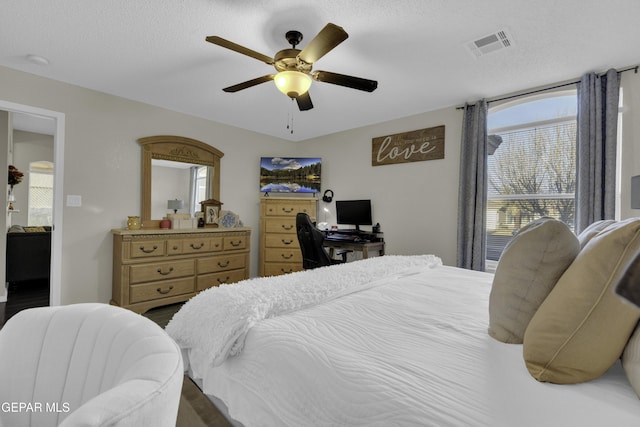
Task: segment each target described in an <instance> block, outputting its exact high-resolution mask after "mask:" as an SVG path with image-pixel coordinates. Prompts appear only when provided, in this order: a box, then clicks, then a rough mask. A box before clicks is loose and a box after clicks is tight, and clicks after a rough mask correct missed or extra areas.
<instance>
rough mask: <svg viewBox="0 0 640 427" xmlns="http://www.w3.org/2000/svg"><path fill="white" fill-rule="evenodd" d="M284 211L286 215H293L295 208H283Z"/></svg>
mask: <svg viewBox="0 0 640 427" xmlns="http://www.w3.org/2000/svg"><path fill="white" fill-rule="evenodd" d="M282 211H283V212H284V213H291V212H293V208H282Z"/></svg>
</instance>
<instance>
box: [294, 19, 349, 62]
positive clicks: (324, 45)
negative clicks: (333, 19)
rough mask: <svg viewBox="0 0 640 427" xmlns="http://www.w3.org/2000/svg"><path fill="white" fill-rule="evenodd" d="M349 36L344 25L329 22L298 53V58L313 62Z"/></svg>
mask: <svg viewBox="0 0 640 427" xmlns="http://www.w3.org/2000/svg"><path fill="white" fill-rule="evenodd" d="M347 37H349V34H347V32H346V31H345V30H343V29H342V27H339V26H337V25H336V24H331V23H329V24H327V25H325V27H324V28H323V29H322V30H320V32H319V33H318V34H317V35H316V36H315V37H314V38H313V40H311V41H310V42H309V44H308V45H307V46H305V48H304V49H302V51H301V52H300V53H299V54H298V59H300V60H302V61H304V62H306V63H307V64H313V63H314V62H316V61H317V60H318V59H320V58H322V57H323V56H325V55H326V54H327V53H328V52H329V51H330V50H331V49H333V48H334V47H336V46H338V45H339V44H340V43H342V42H343V41H345V40H346V39H347Z"/></svg>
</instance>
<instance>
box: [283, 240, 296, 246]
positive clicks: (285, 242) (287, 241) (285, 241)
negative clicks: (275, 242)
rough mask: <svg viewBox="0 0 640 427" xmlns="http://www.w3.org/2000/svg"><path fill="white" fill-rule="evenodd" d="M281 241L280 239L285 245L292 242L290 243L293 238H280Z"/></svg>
mask: <svg viewBox="0 0 640 427" xmlns="http://www.w3.org/2000/svg"><path fill="white" fill-rule="evenodd" d="M281 241H282V243H284V244H285V245H290V244H292V243H293V239H289V240H285V239H282V240H281Z"/></svg>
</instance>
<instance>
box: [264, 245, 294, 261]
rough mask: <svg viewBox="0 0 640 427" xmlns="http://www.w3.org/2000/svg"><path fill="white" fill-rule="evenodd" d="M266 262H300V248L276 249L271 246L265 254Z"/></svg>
mask: <svg viewBox="0 0 640 427" xmlns="http://www.w3.org/2000/svg"><path fill="white" fill-rule="evenodd" d="M265 261H267V262H302V252H300V248H291V249H276V248H272V249H269V250H268V251H267V253H266V254H265Z"/></svg>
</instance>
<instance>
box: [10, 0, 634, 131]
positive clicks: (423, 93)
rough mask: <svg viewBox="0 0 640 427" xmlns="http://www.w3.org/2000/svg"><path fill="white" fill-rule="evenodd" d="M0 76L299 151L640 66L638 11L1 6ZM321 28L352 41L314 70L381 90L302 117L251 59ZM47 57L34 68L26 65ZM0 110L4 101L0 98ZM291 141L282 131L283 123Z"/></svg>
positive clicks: (589, 5) (30, 1) (124, 0)
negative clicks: (254, 135) (252, 82)
mask: <svg viewBox="0 0 640 427" xmlns="http://www.w3.org/2000/svg"><path fill="white" fill-rule="evenodd" d="M0 9H1V10H2V13H1V14H0V65H3V66H6V67H10V68H15V69H18V70H22V71H26V72H29V73H33V74H37V75H41V76H45V77H49V78H52V79H55V80H60V81H64V82H68V83H72V84H75V85H79V86H83V87H87V88H91V89H95V90H98V91H101V92H106V93H110V94H114V95H118V96H122V97H125V98H129V99H133V100H138V101H142V102H146V103H149V104H153V105H157V106H161V107H165V108H168V109H171V110H175V111H180V112H184V113H188V114H192V115H194V116H198V117H203V118H206V119H210V120H214V121H217V122H221V123H226V124H229V125H233V126H237V127H240V128H245V129H249V130H253V131H256V132H260V133H264V134H268V135H273V136H276V137H280V138H284V139H289V140H294V141H299V140H304V139H308V138H312V137H317V136H321V135H326V134H330V133H334V132H338V131H342V130H346V129H351V128H356V127H361V126H365V125H369V124H372V123H378V122H383V121H386V120H391V119H395V118H399V117H405V116H410V115H413V114H419V113H423V112H426V111H431V110H434V109H438V108H443V107H448V106H452V105H458V104H461V103H464V102H465V101H475V100H476V99H479V98H482V97H494V96H499V95H503V94H506V93H509V92H513V91H517V90H521V89H526V88H531V87H535V86H539V85H545V84H550V83H554V82H558V81H564V80H568V79H573V78H576V77H579V76H580V75H582V74H583V73H585V72H588V71H604V70H606V69H608V68H611V67H615V68H621V67H626V66H630V65H635V64H637V63H638V62H640V54H639V53H638V49H637V42H638V40H640V25H638V22H637V21H638V18H640V1H638V0H608V1H606V2H604V1H601V0H598V1H594V0H536V1H530V0H526V1H519V0H484V1H478V0H394V1H388V0H376V1H374V0H350V1H340V0H315V1H301V0H271V1H266V0H173V1H158V0H109V1H104V0H55V1H45V0H5V1H3V2H2V3H1V4H0ZM328 22H333V23H335V24H337V25H340V26H342V27H343V28H344V29H345V30H346V31H347V32H348V33H349V38H348V39H347V40H346V41H345V42H343V43H342V44H341V45H339V46H338V47H336V48H335V49H334V50H333V51H331V52H330V53H328V54H327V55H326V56H325V57H323V58H321V59H320V60H319V61H318V62H317V63H316V64H315V65H314V70H326V71H333V72H337V73H342V74H350V75H355V76H360V77H365V78H369V79H374V80H377V81H378V82H379V85H378V89H377V90H376V91H375V92H373V93H367V92H361V91H356V90H353V89H347V88H344V87H340V86H335V85H330V84H326V83H319V82H314V83H313V85H312V87H311V90H310V94H311V97H312V99H313V103H314V106H315V108H314V109H312V110H310V111H306V112H299V111H297V108H296V107H295V104H293V105H292V102H291V101H290V100H289V99H288V98H287V97H286V96H284V95H282V94H281V93H280V92H278V91H277V89H276V88H275V86H274V85H273V84H272V83H265V84H262V85H259V86H255V87H253V88H249V89H246V90H244V91H241V92H237V93H224V92H223V91H222V88H223V87H226V86H230V85H232V84H235V83H239V82H242V81H245V80H249V79H252V78H254V77H258V76H262V75H265V74H269V73H271V72H272V71H273V68H272V67H270V66H268V65H266V64H264V63H262V62H260V61H257V60H255V59H252V58H249V57H246V56H243V55H240V54H238V53H235V52H232V51H230V50H227V49H224V48H221V47H219V46H215V45H212V44H210V43H206V42H205V37H206V36H209V35H218V36H221V37H223V38H225V39H228V40H231V41H233V42H235V43H238V44H241V45H244V46H246V47H248V48H251V49H253V50H256V51H258V52H260V53H263V54H265V55H268V56H272V55H273V54H274V53H275V52H276V51H278V50H280V49H284V48H287V47H289V45H288V44H287V42H286V40H285V38H284V33H285V32H286V31H288V30H292V29H295V30H299V31H301V32H302V33H303V34H304V37H305V38H304V40H303V41H302V43H301V45H300V46H299V47H301V48H303V47H304V46H305V44H306V42H308V41H310V40H311V39H312V38H313V36H314V35H315V34H316V33H317V32H318V31H320V29H321V28H322V27H324V25H325V24H326V23H328ZM502 29H507V30H508V31H509V33H510V35H511V37H512V41H513V42H514V45H513V46H512V47H510V48H508V49H503V50H499V51H496V52H493V53H490V54H487V55H485V56H482V57H479V58H476V57H474V56H473V55H472V54H471V53H470V52H469V50H468V49H467V48H466V47H465V44H466V43H467V42H469V41H472V40H476V39H478V38H481V37H482V36H485V35H487V34H489V33H493V32H496V31H499V30H502ZM29 54H35V55H41V56H43V57H45V58H47V59H48V60H49V61H50V63H49V65H42V64H38V63H34V62H32V61H29V60H28V59H27V57H26V56H27V55H29ZM0 98H1V94H0ZM291 114H292V117H293V120H294V133H293V134H291V133H290V132H289V131H288V130H287V129H286V124H287V120H288V117H289V115H291Z"/></svg>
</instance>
